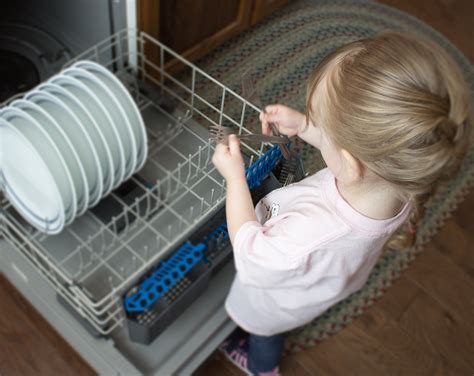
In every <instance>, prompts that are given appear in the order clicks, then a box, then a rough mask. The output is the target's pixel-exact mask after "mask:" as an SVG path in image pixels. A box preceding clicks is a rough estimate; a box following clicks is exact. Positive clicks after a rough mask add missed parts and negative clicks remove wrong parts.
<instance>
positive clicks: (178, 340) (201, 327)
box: [0, 239, 235, 376]
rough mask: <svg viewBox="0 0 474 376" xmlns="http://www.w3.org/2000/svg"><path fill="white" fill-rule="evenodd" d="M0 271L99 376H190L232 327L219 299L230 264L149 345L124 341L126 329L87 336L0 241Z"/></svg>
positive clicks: (14, 252) (36, 276) (50, 291)
mask: <svg viewBox="0 0 474 376" xmlns="http://www.w3.org/2000/svg"><path fill="white" fill-rule="evenodd" d="M0 272H2V273H3V274H4V275H5V276H6V277H7V279H8V280H9V281H10V282H11V283H12V284H13V285H14V286H15V287H16V288H17V289H18V290H19V291H20V292H21V293H22V294H23V295H24V296H25V297H26V299H28V300H29V302H30V303H31V304H32V305H33V306H34V307H35V308H36V309H37V310H38V311H39V312H40V313H41V314H42V316H43V317H44V318H45V319H46V320H47V321H48V322H49V323H50V325H51V326H53V327H54V328H55V329H56V330H57V331H58V332H59V333H60V334H61V335H62V336H63V337H64V339H65V340H66V341H67V342H68V343H69V344H71V346H72V347H73V348H74V349H75V350H76V351H77V352H78V353H79V354H80V355H81V356H82V357H83V358H84V359H85V360H86V361H87V362H88V363H89V364H90V365H91V367H92V368H94V370H96V371H97V373H99V374H101V375H127V376H128V375H160V376H163V375H190V374H191V373H192V372H193V371H194V370H195V369H196V368H197V367H198V366H199V365H200V364H201V363H202V362H203V361H204V360H205V359H206V358H207V357H209V355H210V354H211V353H212V352H213V351H214V350H215V349H216V348H217V346H218V345H219V344H220V343H221V342H222V341H223V340H224V339H225V338H226V337H227V336H228V334H229V333H230V332H231V331H232V330H233V329H234V328H235V324H234V323H233V322H232V321H231V320H230V319H229V317H228V316H227V314H226V312H225V310H224V300H225V297H226V295H227V292H228V290H229V288H230V284H231V283H232V280H233V277H234V274H235V270H234V267H233V263H232V262H229V263H227V265H226V266H225V267H223V268H222V269H221V270H220V271H219V272H218V273H217V274H216V275H215V276H214V277H213V278H212V279H211V282H210V285H209V288H208V289H207V291H205V292H204V294H202V295H201V296H200V297H199V298H198V299H197V300H196V301H195V302H194V303H193V304H192V305H191V306H190V307H189V308H188V309H187V310H186V311H185V312H183V313H182V314H181V315H180V316H179V317H178V318H177V319H176V320H175V321H174V322H173V323H172V324H171V325H170V326H169V327H168V328H167V329H166V330H165V331H164V332H163V333H162V334H161V335H160V336H159V337H158V338H157V339H156V340H155V341H154V342H152V343H151V344H150V345H147V346H145V345H140V344H137V343H133V342H131V341H130V340H129V339H128V333H127V331H126V327H122V328H120V329H117V330H115V331H114V332H113V334H112V335H111V336H110V337H109V338H105V337H103V338H101V337H99V338H97V337H94V336H91V335H90V333H89V332H88V331H87V330H86V329H85V327H84V326H83V325H81V324H80V323H79V321H77V320H76V318H75V317H73V316H72V315H71V314H70V312H69V311H67V310H66V309H65V308H64V306H63V305H61V304H59V302H58V300H57V299H56V291H55V290H54V289H53V288H52V287H51V286H50V285H49V284H48V283H47V282H46V281H45V279H44V277H43V276H41V274H40V273H39V272H38V270H37V269H36V268H35V267H34V266H32V265H31V264H30V262H29V261H28V260H27V259H25V258H24V257H23V256H22V255H21V254H19V253H18V251H17V250H15V249H14V248H13V246H12V245H11V244H9V243H7V242H6V241H5V240H4V239H1V240H0Z"/></svg>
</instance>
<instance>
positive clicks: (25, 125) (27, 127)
mask: <svg viewBox="0 0 474 376" xmlns="http://www.w3.org/2000/svg"><path fill="white" fill-rule="evenodd" d="M18 113H21V111H20V110H18V109H8V113H7V112H6V110H2V111H1V112H0V116H1V117H2V118H3V119H0V134H1V137H2V143H3V144H2V147H3V148H4V150H3V152H4V153H5V155H4V158H3V162H2V180H3V184H4V189H5V194H6V196H7V198H8V199H9V201H10V202H11V203H12V205H13V206H14V207H15V208H16V209H17V211H18V212H19V213H20V214H21V215H22V216H23V217H24V218H25V219H26V220H27V221H28V222H29V223H30V224H31V225H33V226H34V227H36V228H37V229H38V230H39V231H41V232H45V233H48V234H57V233H59V232H60V231H61V230H62V229H63V227H64V223H65V210H64V200H66V201H67V200H69V201H72V200H71V199H72V197H70V198H69V199H68V198H67V196H68V194H67V192H60V187H61V188H62V189H64V190H66V191H67V188H68V187H67V185H68V184H67V182H66V181H60V180H58V176H57V175H58V174H57V173H56V174H55V175H54V176H53V174H52V169H53V168H54V169H56V171H60V170H62V169H63V168H64V166H61V163H60V158H59V156H58V154H57V150H55V148H54V144H53V143H52V142H50V140H49V138H48V137H47V135H45V134H44V133H43V132H42V131H41V129H40V128H39V127H37V126H35V124H34V121H28V120H25V118H24V117H23V116H22V115H21V116H19V115H18ZM8 118H13V119H14V123H10V122H9V121H6V120H5V119H8ZM18 119H19V120H18ZM33 141H34V143H35V144H39V143H42V145H41V147H40V148H38V147H37V146H36V145H35V144H33ZM19 167H20V168H19ZM62 194H64V198H63V195H62Z"/></svg>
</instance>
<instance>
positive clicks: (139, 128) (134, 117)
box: [73, 61, 148, 171]
mask: <svg viewBox="0 0 474 376" xmlns="http://www.w3.org/2000/svg"><path fill="white" fill-rule="evenodd" d="M73 67H78V68H84V69H86V70H87V71H89V72H91V73H92V74H94V75H95V76H97V77H98V78H99V79H100V80H101V81H102V82H103V83H104V84H106V85H107V87H108V88H109V89H110V91H111V92H113V93H114V94H115V97H116V98H117V100H118V101H119V102H120V105H121V106H122V108H123V109H124V110H125V113H126V114H127V116H128V120H129V121H130V124H131V126H132V130H133V132H134V134H135V140H137V152H138V156H137V166H136V168H135V171H138V170H139V169H140V168H142V167H143V165H144V164H145V162H146V157H147V154H148V140H147V134H146V129H145V123H144V122H143V118H142V115H141V113H140V111H139V109H138V106H137V105H136V103H135V101H134V100H133V98H132V96H131V95H130V93H129V92H128V90H127V88H126V87H125V86H124V85H123V83H122V82H121V81H120V80H119V79H118V78H117V77H116V76H115V75H114V74H113V73H112V72H110V71H109V70H108V69H107V68H105V67H103V66H102V65H100V64H97V63H95V62H93V61H78V62H77V63H75V64H74V65H73Z"/></svg>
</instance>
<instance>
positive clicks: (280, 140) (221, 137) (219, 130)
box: [209, 125, 289, 145]
mask: <svg viewBox="0 0 474 376" xmlns="http://www.w3.org/2000/svg"><path fill="white" fill-rule="evenodd" d="M209 133H210V134H211V136H212V138H214V140H215V141H216V142H218V143H224V144H226V145H227V143H228V139H229V136H230V135H231V134H235V135H236V136H237V137H238V138H239V139H240V140H242V141H249V142H252V141H253V142H270V143H273V144H287V143H288V142H289V139H288V137H286V136H283V137H280V136H266V135H263V134H240V135H239V134H236V133H235V130H234V129H233V128H230V127H224V126H222V125H211V126H210V127H209Z"/></svg>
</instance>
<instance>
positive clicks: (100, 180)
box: [38, 83, 110, 207]
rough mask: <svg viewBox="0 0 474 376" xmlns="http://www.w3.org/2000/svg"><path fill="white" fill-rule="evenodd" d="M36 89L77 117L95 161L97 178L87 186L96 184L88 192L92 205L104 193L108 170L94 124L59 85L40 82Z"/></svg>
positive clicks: (78, 104) (90, 204) (105, 155)
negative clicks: (105, 173) (105, 174)
mask: <svg viewBox="0 0 474 376" xmlns="http://www.w3.org/2000/svg"><path fill="white" fill-rule="evenodd" d="M38 90H42V91H45V92H47V93H50V94H52V95H54V96H55V97H56V98H57V99H59V100H60V101H61V102H63V103H64V105H65V106H66V107H67V108H68V109H69V110H70V111H71V112H72V113H73V114H74V115H75V116H76V117H77V120H78V122H79V125H80V126H81V127H82V129H83V131H84V132H83V134H84V136H85V138H86V140H87V142H88V143H89V145H90V146H91V150H92V153H93V155H94V160H95V163H96V165H95V168H96V176H95V178H96V179H97V182H91V181H90V180H89V187H91V186H92V184H97V190H94V191H91V192H90V197H89V207H92V206H94V205H96V204H97V203H98V202H99V201H100V199H101V198H102V194H103V193H104V181H105V178H104V169H105V170H106V171H107V173H108V171H109V170H110V167H109V165H108V160H107V154H106V152H105V149H104V146H103V144H102V142H101V140H100V137H99V134H98V133H97V131H96V130H95V128H94V126H93V125H92V124H91V121H90V118H88V114H87V112H85V111H84V109H83V108H82V107H81V106H82V104H80V103H79V102H78V101H76V99H75V98H74V97H73V96H72V95H71V94H70V93H69V92H68V91H67V90H65V89H63V88H62V87H61V86H58V85H56V84H51V83H46V84H41V85H40V86H38ZM73 143H74V142H73ZM86 173H87V172H86ZM107 179H108V178H107Z"/></svg>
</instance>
